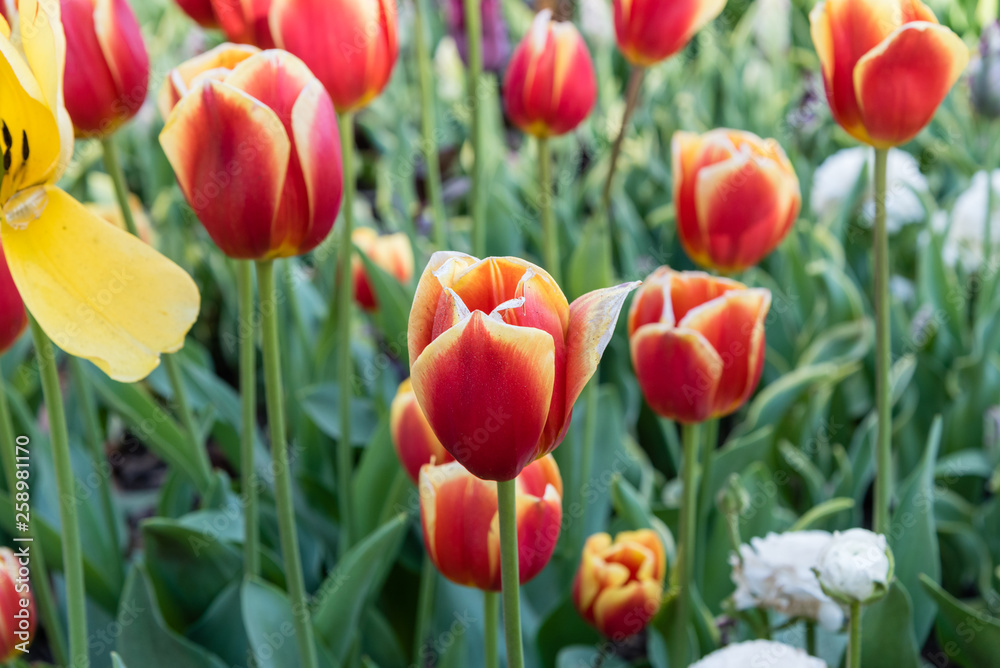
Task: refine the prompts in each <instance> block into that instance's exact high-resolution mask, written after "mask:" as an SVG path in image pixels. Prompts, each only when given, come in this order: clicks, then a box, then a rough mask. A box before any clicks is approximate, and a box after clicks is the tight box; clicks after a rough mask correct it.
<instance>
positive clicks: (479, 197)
mask: <svg viewBox="0 0 1000 668" xmlns="http://www.w3.org/2000/svg"><path fill="white" fill-rule="evenodd" d="M480 2H481V0H464V3H465V4H464V8H465V36H466V40H467V41H468V44H469V69H468V104H469V114H470V115H471V128H472V154H473V165H472V190H471V191H470V193H469V198H470V210H471V213H472V254H473V255H475V256H476V257H484V256H485V255H486V223H485V221H484V218H483V205H484V204H485V202H484V201H483V186H484V183H483V150H484V149H483V130H484V128H483V111H482V104H480V100H479V87H480V85H482V73H483V45H482V38H483V29H482V24H483V17H482V7H481V6H480Z"/></svg>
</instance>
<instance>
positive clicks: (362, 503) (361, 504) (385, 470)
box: [351, 416, 420, 538]
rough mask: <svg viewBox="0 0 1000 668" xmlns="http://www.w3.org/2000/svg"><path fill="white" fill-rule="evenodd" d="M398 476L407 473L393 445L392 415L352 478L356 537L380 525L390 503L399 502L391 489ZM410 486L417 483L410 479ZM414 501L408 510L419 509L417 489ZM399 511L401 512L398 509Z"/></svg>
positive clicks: (366, 449)
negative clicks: (390, 426) (391, 433)
mask: <svg viewBox="0 0 1000 668" xmlns="http://www.w3.org/2000/svg"><path fill="white" fill-rule="evenodd" d="M397 475H403V476H405V475H406V474H405V473H404V472H403V468H402V466H401V465H400V463H399V458H397V457H396V453H395V452H394V451H393V448H392V436H391V435H390V433H389V418H388V416H386V417H384V418H383V419H382V420H381V421H380V422H379V425H378V427H377V428H376V429H375V433H374V435H373V436H372V439H371V441H370V442H369V443H368V446H367V447H366V448H365V449H364V453H363V454H362V456H361V463H360V465H358V467H357V468H356V469H355V470H354V475H353V476H352V478H351V495H352V498H353V499H354V511H355V513H354V514H355V518H354V527H355V528H354V531H355V532H356V537H358V538H361V537H364V536H367V535H368V534H369V533H371V532H372V531H373V530H374V529H375V528H377V527H378V522H379V519H380V518H382V517H384V516H385V515H384V511H385V510H386V506H387V505H388V504H392V503H395V501H396V499H395V498H392V496H393V495H391V494H388V493H387V492H388V491H389V490H390V489H393V486H392V485H388V483H389V482H390V481H392V480H395V478H396V476H397ZM406 489H407V490H408V491H409V490H412V489H413V486H412V485H411V484H410V483H409V481H408V480H407V483H406ZM413 497H414V498H413V499H412V501H413V503H412V505H411V506H410V507H409V508H408V509H407V510H409V511H410V512H414V513H416V512H419V510H420V508H419V500H418V499H417V498H416V492H414V493H413ZM395 512H400V511H399V510H398V509H397V510H395Z"/></svg>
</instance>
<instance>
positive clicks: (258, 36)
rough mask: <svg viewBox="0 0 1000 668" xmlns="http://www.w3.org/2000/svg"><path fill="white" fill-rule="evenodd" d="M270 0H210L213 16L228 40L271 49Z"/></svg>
mask: <svg viewBox="0 0 1000 668" xmlns="http://www.w3.org/2000/svg"><path fill="white" fill-rule="evenodd" d="M271 2H272V0H212V8H213V9H214V10H215V16H216V18H217V19H218V21H219V25H220V26H221V27H222V31H223V32H224V33H226V37H227V38H228V39H229V41H230V42H239V43H240V44H253V45H254V46H258V47H260V48H262V49H273V48H274V47H275V44H274V38H273V37H272V36H271V27H270V23H269V21H268V16H269V12H270V10H271Z"/></svg>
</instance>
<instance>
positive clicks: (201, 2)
mask: <svg viewBox="0 0 1000 668" xmlns="http://www.w3.org/2000/svg"><path fill="white" fill-rule="evenodd" d="M176 2H177V6H179V7H180V8H181V9H183V10H184V13H185V14H187V15H188V16H190V17H191V18H192V19H194V22H195V23H197V24H198V25H200V26H201V27H203V28H218V27H219V20H218V19H217V18H216V16H215V10H214V9H213V8H212V0H176Z"/></svg>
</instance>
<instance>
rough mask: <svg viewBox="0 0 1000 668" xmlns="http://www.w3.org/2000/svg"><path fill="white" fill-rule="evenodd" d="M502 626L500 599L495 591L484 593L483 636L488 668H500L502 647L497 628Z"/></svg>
mask: <svg viewBox="0 0 1000 668" xmlns="http://www.w3.org/2000/svg"><path fill="white" fill-rule="evenodd" d="M499 625H500V597H499V596H498V595H497V593H496V592H495V591H484V592H483V635H484V646H485V650H486V652H485V653H486V668H499V666H500V645H499V643H498V642H497V635H498V634H497V627H498V626H499Z"/></svg>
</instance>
